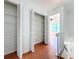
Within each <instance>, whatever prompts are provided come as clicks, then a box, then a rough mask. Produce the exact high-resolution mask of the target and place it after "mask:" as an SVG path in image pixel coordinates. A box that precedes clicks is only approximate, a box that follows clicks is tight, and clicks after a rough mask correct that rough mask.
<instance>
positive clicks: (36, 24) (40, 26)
mask: <svg viewBox="0 0 79 59" xmlns="http://www.w3.org/2000/svg"><path fill="white" fill-rule="evenodd" d="M32 12H33V14H32V19H31V51H32V52H34V50H35V45H37V44H39V43H41V42H42V43H44V41H45V35H44V34H45V33H44V29H45V22H44V21H45V16H44V15H41V14H39V13H37V12H35V11H32Z"/></svg>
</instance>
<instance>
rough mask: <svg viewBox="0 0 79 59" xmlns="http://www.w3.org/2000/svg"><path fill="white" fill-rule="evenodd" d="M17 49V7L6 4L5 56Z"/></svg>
mask: <svg viewBox="0 0 79 59" xmlns="http://www.w3.org/2000/svg"><path fill="white" fill-rule="evenodd" d="M16 49H17V6H15V5H12V4H9V3H4V54H5V55H6V54H9V53H12V52H14V51H16Z"/></svg>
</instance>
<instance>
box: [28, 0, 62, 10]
mask: <svg viewBox="0 0 79 59" xmlns="http://www.w3.org/2000/svg"><path fill="white" fill-rule="evenodd" d="M28 4H29V6H32V7H33V6H37V7H39V8H42V9H44V10H51V9H53V8H56V7H58V6H61V5H62V4H63V0H28Z"/></svg>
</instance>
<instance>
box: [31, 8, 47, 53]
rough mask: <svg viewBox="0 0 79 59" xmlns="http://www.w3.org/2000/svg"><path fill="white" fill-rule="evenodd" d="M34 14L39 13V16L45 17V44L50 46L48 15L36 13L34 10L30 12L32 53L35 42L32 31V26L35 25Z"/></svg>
mask: <svg viewBox="0 0 79 59" xmlns="http://www.w3.org/2000/svg"><path fill="white" fill-rule="evenodd" d="M34 13H37V14H39V15H42V16H44V22H45V24H44V26H45V29H44V35H45V36H44V38H45V40H44V43H45V44H48V16H47V15H43V14H40V13H38V12H37V11H34V10H33V9H32V10H31V11H30V16H31V17H30V44H31V49H30V50H31V51H32V52H34V40H33V34H34V33H33V31H32V28H33V26H32V24H34Z"/></svg>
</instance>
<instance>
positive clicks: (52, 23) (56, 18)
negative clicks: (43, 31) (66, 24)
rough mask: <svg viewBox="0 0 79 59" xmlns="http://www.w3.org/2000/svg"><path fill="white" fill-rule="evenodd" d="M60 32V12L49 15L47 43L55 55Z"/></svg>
mask: <svg viewBox="0 0 79 59" xmlns="http://www.w3.org/2000/svg"><path fill="white" fill-rule="evenodd" d="M59 33H60V13H57V14H55V15H53V16H50V17H49V44H50V45H51V47H52V48H53V49H54V51H55V54H56V55H57V53H58V51H57V49H58V39H57V38H58V37H57V36H58V34H59Z"/></svg>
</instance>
